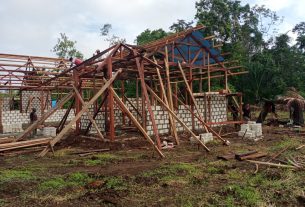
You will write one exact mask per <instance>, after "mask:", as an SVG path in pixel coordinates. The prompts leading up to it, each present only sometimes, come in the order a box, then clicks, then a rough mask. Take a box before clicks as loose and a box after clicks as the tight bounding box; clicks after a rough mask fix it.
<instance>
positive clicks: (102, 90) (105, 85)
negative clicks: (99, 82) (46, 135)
mask: <svg viewBox="0 0 305 207" xmlns="http://www.w3.org/2000/svg"><path fill="white" fill-rule="evenodd" d="M121 72H122V69H119V70H118V71H117V72H116V73H115V74H114V75H113V76H112V78H110V79H109V80H108V81H107V82H106V83H105V84H104V85H103V87H102V88H101V89H100V90H99V91H98V92H97V93H96V94H95V95H94V96H93V97H92V98H91V99H90V101H89V102H87V103H86V105H84V106H83V108H82V110H81V111H80V112H79V113H77V114H76V115H75V117H74V118H73V119H72V120H71V121H70V122H69V124H67V125H66V127H65V128H64V129H63V130H62V131H61V132H60V133H59V134H58V135H57V136H56V137H55V138H54V139H52V140H51V141H50V146H48V147H46V148H45V149H44V150H43V151H42V152H41V153H40V154H39V156H40V157H42V156H45V155H46V154H47V152H48V151H49V150H50V148H51V147H53V146H54V145H55V144H56V143H57V142H58V141H59V140H61V138H62V137H63V136H64V135H65V134H66V133H67V132H68V131H69V129H70V128H71V127H72V125H73V124H75V123H76V121H77V120H78V119H79V118H80V117H81V116H82V115H83V114H84V113H85V112H86V109H88V108H89V106H91V105H92V104H93V103H94V102H95V101H96V100H97V99H98V98H99V97H100V96H101V95H102V94H103V93H104V92H105V91H106V89H107V88H108V87H109V86H110V85H111V84H112V83H113V81H114V80H115V79H116V77H117V76H118V75H119V74H120V73H121Z"/></svg>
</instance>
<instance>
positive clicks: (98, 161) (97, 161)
mask: <svg viewBox="0 0 305 207" xmlns="http://www.w3.org/2000/svg"><path fill="white" fill-rule="evenodd" d="M118 160H119V157H118V156H116V155H113V154H109V153H102V154H97V155H94V156H93V157H91V158H90V159H88V160H85V165H87V166H95V165H106V164H107V163H111V162H114V161H118Z"/></svg>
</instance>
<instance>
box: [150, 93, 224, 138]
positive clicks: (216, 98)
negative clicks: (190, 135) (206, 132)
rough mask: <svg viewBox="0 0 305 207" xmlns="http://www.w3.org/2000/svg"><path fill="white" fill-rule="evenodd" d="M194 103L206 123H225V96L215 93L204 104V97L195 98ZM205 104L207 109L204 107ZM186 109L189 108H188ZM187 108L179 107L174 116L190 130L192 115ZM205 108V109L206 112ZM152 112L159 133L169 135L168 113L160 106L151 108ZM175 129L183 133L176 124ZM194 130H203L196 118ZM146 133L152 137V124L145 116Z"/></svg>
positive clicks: (180, 127) (182, 129) (181, 128)
mask: <svg viewBox="0 0 305 207" xmlns="http://www.w3.org/2000/svg"><path fill="white" fill-rule="evenodd" d="M196 102H197V105H198V107H199V112H200V113H201V115H202V117H203V118H204V119H206V122H208V123H217V122H218V123H219V122H224V121H227V99H226V96H225V95H219V94H216V93H215V94H211V95H210V96H209V98H207V101H206V102H205V98H204V97H197V98H196ZM205 104H206V105H207V107H205ZM187 107H188V108H190V106H187ZM187 107H185V106H183V105H179V107H178V110H176V114H177V116H178V117H179V118H180V119H181V120H182V121H183V122H184V123H185V124H186V125H187V126H188V127H189V128H191V129H192V114H191V112H190V111H189V110H188V109H187ZM205 108H207V111H206V112H205ZM153 111H154V114H155V120H156V124H157V127H158V130H159V133H160V134H165V133H169V128H170V124H169V118H168V112H167V111H165V110H163V109H162V107H161V106H153ZM217 125H219V124H212V126H217ZM176 128H177V131H178V132H182V131H184V128H183V127H182V125H180V124H179V123H178V122H176ZM194 128H195V129H196V130H203V127H202V124H201V122H200V121H199V120H198V119H197V118H196V117H195V118H194ZM147 132H148V134H149V135H153V130H152V123H151V121H150V118H149V116H147Z"/></svg>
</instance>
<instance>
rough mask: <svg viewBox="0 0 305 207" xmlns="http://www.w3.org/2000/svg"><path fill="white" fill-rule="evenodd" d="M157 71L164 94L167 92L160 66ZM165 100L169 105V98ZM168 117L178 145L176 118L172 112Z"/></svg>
mask: <svg viewBox="0 0 305 207" xmlns="http://www.w3.org/2000/svg"><path fill="white" fill-rule="evenodd" d="M156 71H157V74H158V78H159V83H160V88H161V91H162V93H163V94H165V89H164V85H163V81H162V77H161V75H160V71H159V68H156ZM164 101H165V104H166V105H167V106H169V103H168V100H167V98H165V99H164ZM168 117H169V121H170V125H171V128H172V132H173V135H174V138H175V140H176V143H177V145H179V138H178V135H177V130H176V123H175V120H173V117H172V115H171V114H170V113H168Z"/></svg>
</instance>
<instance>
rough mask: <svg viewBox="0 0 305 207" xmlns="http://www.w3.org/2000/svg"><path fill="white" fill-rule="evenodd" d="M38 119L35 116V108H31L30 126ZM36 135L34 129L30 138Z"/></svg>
mask: <svg viewBox="0 0 305 207" xmlns="http://www.w3.org/2000/svg"><path fill="white" fill-rule="evenodd" d="M37 119H38V117H37V114H36V109H35V108H32V112H31V113H30V123H31V125H32V124H33V123H34V122H35V121H37ZM36 134H37V128H35V129H34V130H33V133H32V137H34V136H35V135H36Z"/></svg>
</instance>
